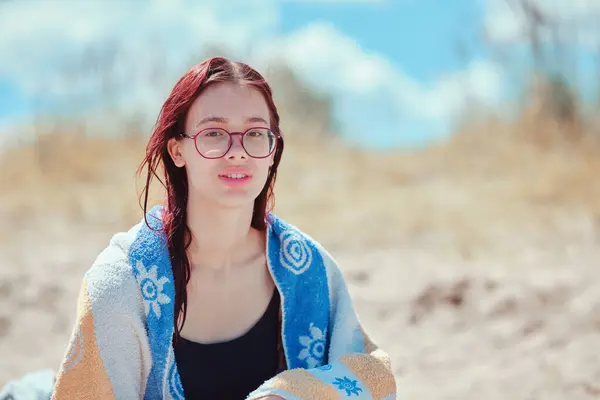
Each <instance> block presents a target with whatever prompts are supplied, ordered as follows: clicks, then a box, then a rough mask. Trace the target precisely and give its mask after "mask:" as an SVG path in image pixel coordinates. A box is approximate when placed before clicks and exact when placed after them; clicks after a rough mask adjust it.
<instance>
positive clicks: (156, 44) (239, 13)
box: [0, 0, 600, 147]
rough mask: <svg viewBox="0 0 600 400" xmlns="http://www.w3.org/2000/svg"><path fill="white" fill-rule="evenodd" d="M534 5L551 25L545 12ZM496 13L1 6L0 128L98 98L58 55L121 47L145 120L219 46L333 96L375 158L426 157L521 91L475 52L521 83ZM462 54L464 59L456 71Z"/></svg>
mask: <svg viewBox="0 0 600 400" xmlns="http://www.w3.org/2000/svg"><path fill="white" fill-rule="evenodd" d="M537 1H539V2H540V3H543V4H546V8H547V9H548V10H550V11H551V9H552V4H553V2H554V0H537ZM586 2H587V3H586ZM222 3H227V5H223V4H222ZM506 3H507V2H506V1H505V0H452V1H448V0H422V1H417V0H379V1H377V0H371V1H369V0H362V1H358V0H354V1H343V0H330V1H327V0H318V1H316V0H314V1H289V0H286V1H283V0H282V1H278V0H253V1H251V2H246V3H243V2H242V3H238V2H237V1H236V0H231V2H223V1H218V0H205V1H203V2H190V1H186V0H178V1H176V0H170V1H168V2H167V1H165V0H147V1H146V2H140V1H128V2H126V1H123V2H121V3H120V4H121V5H122V6H121V7H120V8H119V9H115V8H114V7H112V6H110V4H109V2H101V1H80V2H78V3H77V5H76V6H75V5H73V4H74V3H69V4H68V5H67V4H66V2H59V1H55V2H46V1H44V2H42V1H40V2H39V3H38V7H36V8H35V11H32V10H33V9H32V8H31V7H26V6H24V5H23V4H24V3H23V2H19V1H12V2H11V1H9V2H4V3H3V5H0V37H2V38H10V39H9V40H7V39H2V40H0V58H1V59H2V60H3V65H0V126H7V125H8V126H10V125H11V124H15V123H19V122H22V121H26V120H27V118H28V117H29V116H30V114H31V107H32V104H35V103H38V104H40V103H43V104H52V103H53V102H54V101H56V100H58V99H61V98H62V97H61V96H65V95H66V96H68V95H70V96H73V95H74V93H75V92H76V93H75V94H76V95H81V93H83V92H85V93H94V91H97V90H99V86H98V83H97V82H94V81H93V79H92V78H93V77H85V78H82V77H79V80H78V81H77V83H76V84H73V83H72V82H68V83H66V82H65V81H64V79H63V80H61V79H59V68H60V63H61V62H64V60H65V59H66V58H65V55H64V54H68V53H69V52H74V53H77V52H78V51H79V50H80V49H82V48H83V47H85V45H86V44H89V43H100V42H102V41H103V40H106V39H110V38H116V39H117V40H118V41H120V42H123V43H126V47H127V46H128V47H127V49H128V50H127V52H126V56H123V57H121V60H120V61H121V63H120V64H119V66H118V72H119V74H121V75H120V76H121V77H125V78H122V79H123V83H124V84H126V85H128V87H127V90H124V91H123V98H122V99H119V101H120V103H119V106H120V107H123V108H124V109H127V108H131V109H136V108H140V107H142V108H143V109H144V110H147V111H148V115H149V116H150V118H151V119H154V117H155V113H156V111H157V110H158V108H159V106H160V102H161V100H162V99H163V98H164V93H165V90H168V88H169V87H170V86H172V84H173V83H174V81H175V79H176V78H177V75H178V74H179V73H180V72H181V71H180V70H179V68H180V67H181V65H182V63H183V62H184V61H187V60H189V59H190V56H191V54H192V53H193V52H197V51H198V49H199V48H201V47H202V46H204V45H210V44H211V42H214V41H215V40H217V41H219V42H221V43H222V44H225V45H226V46H227V47H228V48H230V49H231V50H232V52H233V53H234V54H236V52H237V53H238V54H240V57H241V58H243V59H244V60H245V61H248V62H249V63H250V64H251V65H254V66H256V67H257V68H258V69H260V68H261V66H264V65H266V64H265V63H268V61H267V60H269V59H272V58H273V57H283V58H284V59H285V60H286V61H287V62H288V63H290V64H291V65H292V66H293V67H294V68H295V69H296V70H297V72H298V74H299V76H300V77H301V78H302V79H304V80H305V81H306V82H307V83H308V84H310V85H311V86H313V87H315V88H316V89H318V90H323V91H326V92H329V93H331V94H332V96H333V98H334V100H335V104H336V108H335V110H336V118H337V119H338V120H339V121H340V122H341V124H340V126H341V127H342V129H343V133H344V134H346V135H347V136H348V137H349V138H351V139H353V138H354V139H355V138H363V137H364V136H365V135H364V133H365V131H369V135H370V136H369V138H370V139H369V141H368V143H364V141H363V144H364V145H370V146H373V147H392V146H406V145H408V146H410V145H419V144H423V143H428V142H430V141H432V140H435V139H436V138H439V137H442V136H444V135H446V134H447V133H448V132H450V131H451V130H452V124H453V122H454V120H455V119H456V117H457V115H458V114H459V113H460V112H461V111H463V109H464V104H463V101H464V99H465V94H466V93H465V92H466V91H467V90H469V93H470V94H471V95H472V97H473V98H475V99H476V101H477V103H478V104H481V105H484V106H489V107H492V108H495V107H499V106H502V105H503V104H506V102H507V100H510V99H511V98H513V97H514V95H515V94H516V92H517V90H518V89H520V88H519V87H518V84H516V83H515V82H517V80H515V76H514V70H512V71H511V72H510V74H513V75H510V74H509V72H507V71H506V70H504V69H503V68H502V65H500V64H499V63H498V61H497V60H496V59H494V58H492V57H491V56H490V53H489V51H487V50H486V46H485V45H484V43H483V40H482V39H483V34H484V30H485V31H487V33H488V34H489V36H490V37H491V38H492V39H493V41H494V43H496V45H498V46H502V48H503V49H504V50H507V51H508V52H509V54H512V55H513V65H516V70H517V71H518V70H519V69H523V68H522V64H524V62H525V58H524V57H522V55H523V54H525V52H524V51H523V46H524V45H523V42H522V40H521V39H519V35H518V33H519V29H520V27H521V26H520V25H519V18H518V15H515V14H514V13H513V12H512V11H511V10H510V9H508V8H507V6H506ZM575 3H577V4H579V5H577V4H575ZM584 3H585V4H584ZM28 4H30V3H28ZM572 4H573V7H570V8H568V9H566V11H565V9H564V8H563V9H560V10H559V12H560V14H561V15H564V14H569V13H570V14H572V15H573V16H574V17H579V16H581V15H589V14H590V12H591V11H593V12H598V14H597V15H600V7H597V5H595V4H594V2H593V1H592V0H577V1H574V3H572ZM586 4H587V5H586ZM596 4H598V3H597V2H596ZM232 5H233V6H232ZM578 7H579V8H578ZM570 14H569V15H570ZM24 15H26V16H27V18H26V19H24V18H25V17H23V16H24ZM151 35H153V36H151ZM157 38H158V39H157ZM161 45H162V46H163V47H160V46H161ZM458 45H461V46H463V48H464V49H465V53H464V55H463V56H462V57H460V56H459V55H458V52H457V48H458ZM249 49H250V51H248V50H249ZM574 53H575V54H577V57H578V60H580V61H581V63H580V64H579V68H580V69H582V70H585V71H587V76H588V78H584V80H585V79H590V78H589V77H591V76H593V75H592V73H593V72H594V70H593V69H592V68H591V66H593V65H594V63H593V61H594V59H593V58H592V57H590V52H585V51H575V52H574ZM157 54H160V55H161V56H163V55H164V56H165V57H167V58H166V59H167V60H168V64H169V65H170V66H172V69H170V70H165V72H164V73H163V75H162V76H161V77H162V80H160V79H159V80H160V82H155V81H156V79H153V80H152V82H153V83H156V87H153V88H150V87H148V79H146V80H142V79H141V78H140V75H144V74H145V73H146V72H147V73H148V74H149V73H150V71H145V70H143V69H144V68H146V69H148V68H149V67H148V66H152V65H154V64H156V61H155V60H156V59H157ZM4 60H8V62H4ZM163 67H164V68H168V67H169V66H166V67H165V66H163ZM132 71H135V73H134V74H133V75H132ZM128 73H129V74H130V75H127V74H128ZM126 76H130V78H126ZM132 77H135V78H132ZM584 86H586V87H591V85H584ZM590 93H591V91H590ZM588 94H589V93H588ZM374 121H376V122H374Z"/></svg>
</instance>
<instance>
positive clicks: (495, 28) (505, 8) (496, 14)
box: [485, 0, 600, 46]
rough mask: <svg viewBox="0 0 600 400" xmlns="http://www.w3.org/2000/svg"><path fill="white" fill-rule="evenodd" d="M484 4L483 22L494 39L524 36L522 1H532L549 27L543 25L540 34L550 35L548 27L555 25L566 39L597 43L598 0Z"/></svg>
mask: <svg viewBox="0 0 600 400" xmlns="http://www.w3.org/2000/svg"><path fill="white" fill-rule="evenodd" d="M485 5H486V17H485V25H486V29H487V32H488V35H489V38H490V39H491V40H492V41H493V42H494V43H518V42H524V41H525V40H527V28H528V27H527V18H526V13H525V12H524V8H523V5H531V6H533V7H534V8H535V9H536V10H537V11H538V12H539V15H541V16H542V18H543V19H544V24H545V25H546V26H548V27H549V29H546V28H542V32H541V33H542V38H545V39H546V40H548V39H550V29H552V30H553V31H555V30H556V29H558V30H559V32H561V35H562V39H563V40H564V41H565V42H567V43H570V44H575V43H578V44H583V45H590V46H594V45H595V46H597V45H598V44H600V41H599V40H598V38H599V37H600V24H598V20H599V19H600V1H598V0H486V3H485Z"/></svg>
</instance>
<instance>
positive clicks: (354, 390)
mask: <svg viewBox="0 0 600 400" xmlns="http://www.w3.org/2000/svg"><path fill="white" fill-rule="evenodd" d="M332 383H333V384H334V385H336V386H337V389H338V390H345V391H346V396H348V397H349V396H352V395H353V394H355V395H357V396H358V395H359V393H358V392H362V391H363V390H362V388H361V387H360V386H358V381H356V380H352V379H350V378H348V377H347V376H344V377H343V378H335V381H333V382H332Z"/></svg>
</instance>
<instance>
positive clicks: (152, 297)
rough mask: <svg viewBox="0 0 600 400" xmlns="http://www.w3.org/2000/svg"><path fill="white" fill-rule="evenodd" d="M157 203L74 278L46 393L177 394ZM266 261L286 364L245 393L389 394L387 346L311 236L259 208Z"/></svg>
mask: <svg viewBox="0 0 600 400" xmlns="http://www.w3.org/2000/svg"><path fill="white" fill-rule="evenodd" d="M161 215H162V207H161V206H156V207H154V208H153V209H152V210H150V211H149V213H148V215H147V221H148V225H149V226H148V225H146V224H145V222H144V219H142V221H140V222H139V223H138V224H137V225H135V226H134V227H132V228H131V229H130V230H129V231H127V232H120V233H117V234H116V235H114V236H113V238H112V239H111V240H110V243H109V245H108V246H107V248H106V249H105V250H103V251H102V252H101V253H100V254H99V256H98V258H97V259H96V261H95V262H94V264H93V265H92V267H91V268H90V269H89V270H88V271H87V272H86V274H85V275H84V278H83V280H82V284H81V285H82V286H81V289H80V295H79V300H78V303H77V304H78V311H77V320H76V321H77V322H76V324H75V327H74V329H73V332H72V335H71V339H70V341H69V344H68V346H67V351H66V354H65V357H64V360H63V362H62V364H61V367H60V369H59V371H58V375H57V379H56V384H55V388H54V392H53V395H52V399H56V400H62V399H74V398H77V399H116V398H117V399H148V400H150V399H173V400H179V399H184V392H183V387H182V384H181V379H180V377H179V373H178V371H177V364H176V362H175V355H174V350H173V343H172V337H173V326H174V323H173V321H174V307H173V305H174V296H175V289H174V285H173V282H174V280H173V273H172V269H171V263H170V259H169V254H168V251H167V246H166V240H165V237H164V233H163V232H162V231H161V230H160V228H162V219H161ZM266 235H267V236H266V238H267V265H268V268H269V271H270V273H271V275H272V277H273V280H274V282H275V285H276V287H277V289H278V290H279V293H280V296H281V304H282V311H281V312H282V328H281V338H282V345H283V352H284V356H285V362H286V369H285V370H284V371H283V372H281V373H279V374H278V375H276V376H274V377H273V378H271V379H269V380H268V381H266V382H264V383H263V384H262V385H260V386H259V387H258V388H257V389H256V390H255V391H253V392H252V393H250V394H249V396H248V397H247V399H248V400H258V399H260V398H262V397H265V396H268V395H277V396H280V397H282V398H284V399H288V400H299V399H301V400H309V399H320V400H328V399H341V398H347V397H350V398H356V399H376V400H379V399H384V400H390V399H395V398H396V382H395V380H394V375H393V372H392V366H391V362H390V359H389V357H388V355H387V354H386V353H385V352H384V351H383V350H382V349H380V348H379V347H378V346H377V345H376V344H375V343H374V342H373V341H372V340H371V338H370V337H369V336H368V334H367V333H366V332H365V330H364V328H363V326H362V324H361V323H360V321H359V318H358V315H357V313H356V311H355V309H354V307H353V305H352V300H351V298H350V295H349V292H348V289H347V286H346V284H345V281H344V278H343V275H342V273H341V271H340V268H339V267H338V265H337V264H336V262H335V261H334V259H333V257H332V256H331V255H330V254H329V253H328V252H327V251H326V250H325V249H324V248H323V247H322V246H321V245H320V244H319V243H318V242H317V241H315V240H314V239H312V238H311V237H309V236H308V235H306V234H305V233H304V232H302V231H300V230H299V229H298V228H296V227H295V226H293V225H291V224H288V223H286V222H285V221H283V220H282V219H280V218H279V217H277V216H276V215H274V214H272V213H270V214H268V216H267V232H266Z"/></svg>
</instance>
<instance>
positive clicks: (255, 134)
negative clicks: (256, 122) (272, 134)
mask: <svg viewBox="0 0 600 400" xmlns="http://www.w3.org/2000/svg"><path fill="white" fill-rule="evenodd" d="M246 135H248V136H251V137H261V136H264V135H265V132H264V131H263V130H260V129H253V130H251V131H248V133H246Z"/></svg>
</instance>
